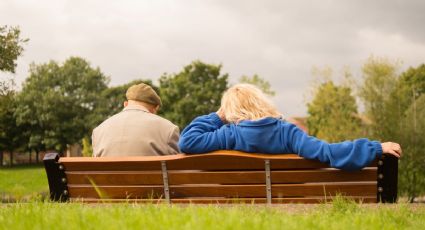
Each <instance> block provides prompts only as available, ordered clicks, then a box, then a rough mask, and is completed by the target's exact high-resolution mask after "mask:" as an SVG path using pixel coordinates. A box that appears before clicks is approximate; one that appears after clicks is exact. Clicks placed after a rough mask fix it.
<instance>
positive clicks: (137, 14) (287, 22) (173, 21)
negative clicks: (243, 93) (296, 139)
mask: <svg viewBox="0 0 425 230" xmlns="http://www.w3.org/2000/svg"><path fill="white" fill-rule="evenodd" d="M424 10H425V2H423V1H396V0H392V1H383V0H379V1H365V0H361V1H342V0H340V1H336V0H333V1H329V0H325V1H279V0H273V1H272V0H265V1H261V2H259V1H253V0H247V1H225V0H220V1H217V0H206V1H195V0H188V1H169V0H156V1H133V0H123V1H102V0H85V1H83V0H73V1H71V0H57V1H53V0H45V1H35V0H3V1H1V2H0V21H1V22H2V23H4V24H8V25H19V26H20V27H21V30H22V34H23V36H25V37H28V38H30V41H29V43H28V44H27V45H26V47H25V48H26V50H25V53H24V56H23V57H21V58H20V59H19V62H18V65H19V66H18V71H17V74H16V76H15V78H16V79H17V81H18V83H20V82H22V81H23V80H24V79H25V77H26V76H27V71H28V65H29V63H31V62H36V63H43V62H46V61H48V60H50V59H54V60H58V61H63V60H65V59H66V58H68V57H69V56H71V55H74V56H81V57H84V58H86V59H87V60H89V61H90V62H91V63H92V65H93V66H99V67H100V68H101V69H102V71H103V72H104V73H106V74H107V75H109V76H110V77H111V84H114V85H116V84H122V83H126V82H129V81H130V80H132V79H134V78H140V77H144V78H151V79H157V78H158V77H159V76H160V75H161V74H162V73H164V72H168V73H173V72H179V71H180V70H181V69H182V67H183V66H184V65H187V64H189V63H190V62H191V61H193V60H196V59H199V60H202V61H205V62H209V63H214V64H222V65H223V72H228V73H229V74H230V77H231V79H230V80H231V82H233V83H234V82H237V80H238V79H239V77H240V76H242V75H253V74H259V75H260V76H262V77H264V78H265V79H266V80H268V81H270V83H271V84H272V87H273V89H274V90H275V91H277V95H276V96H275V98H274V101H275V103H276V104H277V106H278V107H279V108H280V109H281V110H282V111H283V112H284V113H285V114H287V115H305V114H306V108H305V100H304V98H305V97H304V95H305V94H306V93H307V92H308V86H309V84H310V82H311V81H312V79H313V78H312V74H311V69H312V67H313V66H318V67H320V66H331V67H333V68H335V69H336V70H339V69H341V68H343V67H344V66H346V65H350V66H351V67H352V69H353V70H354V72H355V75H356V76H357V77H358V76H359V73H358V70H359V69H360V66H361V65H362V63H363V62H364V61H365V60H366V59H367V58H368V57H369V56H370V55H371V54H374V55H376V56H386V57H388V58H391V59H400V60H403V61H404V63H405V65H406V66H408V65H413V66H415V65H418V64H419V63H421V62H423V60H424V56H425V52H424V51H425V30H423V29H422V25H421V23H422V22H424V21H425V16H424V15H425V14H423V11H424ZM336 72H338V71H336ZM1 75H3V76H4V75H5V74H4V73H3V74H1Z"/></svg>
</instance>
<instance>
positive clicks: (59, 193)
mask: <svg viewBox="0 0 425 230" xmlns="http://www.w3.org/2000/svg"><path fill="white" fill-rule="evenodd" d="M59 158H60V157H59V154H57V153H48V154H46V156H45V157H44V159H43V163H44V168H45V169H46V174H47V180H48V181H49V190H50V200H52V201H59V202H65V201H68V200H69V194H68V181H67V179H66V175H65V168H64V166H63V165H62V164H60V163H59Z"/></svg>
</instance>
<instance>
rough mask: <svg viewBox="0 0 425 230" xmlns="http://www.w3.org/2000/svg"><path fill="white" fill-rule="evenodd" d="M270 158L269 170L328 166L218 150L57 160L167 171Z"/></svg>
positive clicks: (77, 166) (73, 167)
mask: <svg viewBox="0 0 425 230" xmlns="http://www.w3.org/2000/svg"><path fill="white" fill-rule="evenodd" d="M266 159H269V160H270V161H271V169H272V170H273V169H311V168H329V166H328V165H327V164H323V163H320V162H318V161H313V160H306V159H304V158H301V157H299V156H297V155H295V154H276V155H271V154H267V155H266V154H255V155H254V154H250V153H240V152H235V151H220V152H215V153H209V154H199V155H183V154H177V155H170V156H150V157H102V158H88V157H68V158H60V163H62V164H63V165H64V166H65V169H66V170H69V171H88V170H90V171H122V170H128V171H132V170H140V169H143V170H160V169H161V165H160V161H166V162H167V169H169V170H233V169H235V166H236V165H237V169H239V170H261V169H264V160H266Z"/></svg>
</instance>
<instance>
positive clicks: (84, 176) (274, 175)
mask: <svg viewBox="0 0 425 230" xmlns="http://www.w3.org/2000/svg"><path fill="white" fill-rule="evenodd" d="M376 173H377V169H376V168H366V169H363V170H362V171H356V172H346V171H341V170H336V169H324V170H289V171H272V172H271V179H272V183H279V184H282V183H306V182H342V181H347V182H350V181H376ZM66 176H67V179H68V184H91V181H90V180H89V178H90V179H91V180H92V181H94V183H95V184H96V185H162V184H163V179H162V173H161V172H160V171H152V172H140V171H106V172H105V171H95V172H89V171H67V172H66ZM168 181H169V183H170V185H178V184H265V173H264V171H248V172H246V171H231V172H223V171H222V172H211V171H208V172H202V171H169V172H168Z"/></svg>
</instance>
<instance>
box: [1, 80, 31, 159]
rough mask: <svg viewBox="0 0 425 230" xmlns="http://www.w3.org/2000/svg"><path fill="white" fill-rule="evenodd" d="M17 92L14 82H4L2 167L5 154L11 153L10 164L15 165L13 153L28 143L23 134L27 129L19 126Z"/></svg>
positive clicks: (2, 93) (2, 95)
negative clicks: (5, 152)
mask: <svg viewBox="0 0 425 230" xmlns="http://www.w3.org/2000/svg"><path fill="white" fill-rule="evenodd" d="M16 106H17V101H16V91H15V90H14V83H13V80H11V81H10V82H3V84H2V86H1V90H0V166H1V165H3V152H4V151H7V152H9V153H10V157H11V159H10V163H11V164H12V163H13V158H12V157H13V152H14V151H16V150H19V149H22V148H21V147H22V146H23V143H24V142H25V141H26V140H25V139H24V135H22V133H24V132H25V129H24V127H23V126H21V125H17V123H16V117H15V111H16Z"/></svg>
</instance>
